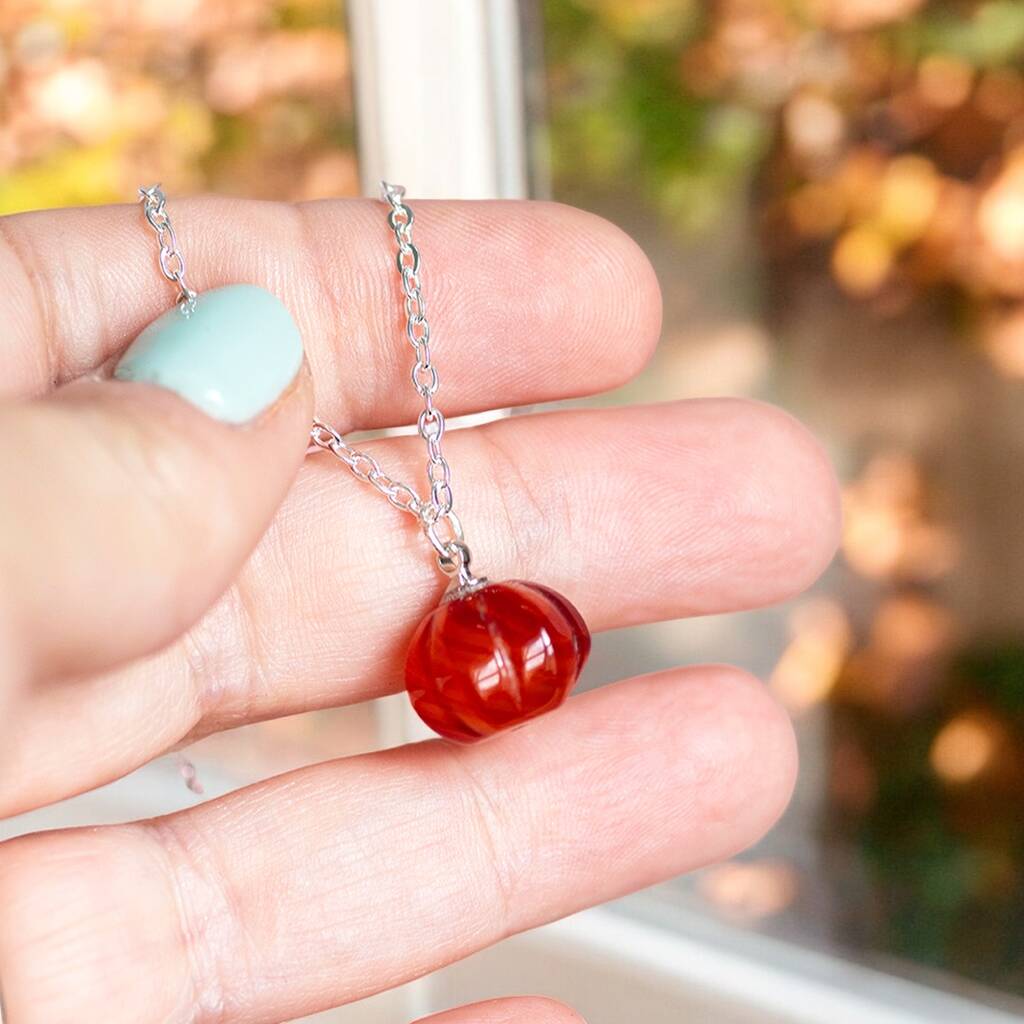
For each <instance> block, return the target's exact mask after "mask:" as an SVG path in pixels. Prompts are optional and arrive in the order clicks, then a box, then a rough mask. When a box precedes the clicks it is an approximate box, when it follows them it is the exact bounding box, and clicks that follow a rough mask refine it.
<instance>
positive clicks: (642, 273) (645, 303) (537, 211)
mask: <svg viewBox="0 0 1024 1024" xmlns="http://www.w3.org/2000/svg"><path fill="white" fill-rule="evenodd" d="M410 205H411V206H412V207H413V209H414V211H415V217H416V221H415V227H414V238H415V241H416V244H417V246H418V247H419V249H420V251H421V253H422V257H423V262H422V280H423V289H424V296H425V299H426V303H427V314H428V317H429V319H430V321H431V327H432V341H433V343H434V347H435V353H436V358H437V363H438V368H439V370H440V373H441V380H442V383H441V392H440V396H439V404H440V405H441V406H442V408H444V410H445V411H446V412H448V413H463V412H472V411H476V410H480V409H486V408H495V407H499V406H507V405H517V404H523V403H529V402H538V401H547V400H551V399H557V398H564V397H573V396H577V395H581V394H588V393H593V392H596V391H601V390H605V389H607V388H610V387H614V386H615V385H617V384H621V383H623V382H624V381H626V380H628V379H629V378H630V377H632V376H633V375H634V374H635V373H636V372H637V371H638V370H639V369H640V368H641V367H642V366H643V364H644V362H645V361H646V359H647V357H648V356H649V354H650V352H651V351H652V349H653V346H654V344H655V342H656V340H657V335H658V331H659V329H660V323H661V302H660V295H659V291H658V284H657V281H656V279H655V276H654V273H653V271H652V270H651V267H650V264H649V263H648V262H647V259H646V258H645V257H644V255H643V253H642V252H641V251H640V249H639V248H638V247H637V246H636V244H635V243H634V242H633V241H632V240H631V239H630V238H629V237H628V236H627V235H625V234H624V233H623V232H622V231H620V230H619V229H618V228H616V227H614V226H613V225H611V224H609V223H608V222H607V221H605V220H602V219H601V218H599V217H596V216H594V215H592V214H589V213H584V212H583V211H581V210H575V209H572V208H571V207H567V206H561V205H559V204H555V203H542V202H507V201H503V202H497V201H495V202H490V201H487V202H448V201H443V202H436V201H435V202H426V201H424V202H417V201H415V200H410ZM168 210H169V212H170V213H171V215H172V217H173V219H174V226H175V230H176V232H177V236H178V241H179V244H180V246H181V248H182V250H183V252H184V255H185V258H186V260H187V261H188V273H189V279H190V282H191V284H192V286H193V287H195V288H198V289H206V288H212V287H217V286H220V285H225V284H231V283H249V284H258V285H262V286H263V287H265V288H268V289H269V290H270V291H273V292H275V293H276V294H277V295H278V296H279V297H280V298H281V299H282V300H283V301H284V302H285V304H286V305H288V306H289V308H290V309H291V311H292V314H293V315H294V316H295V318H296V320H297V322H298V324H299V327H300V329H301V330H302V334H303V338H304V341H305V344H306V353H307V356H308V359H309V362H310V366H311V368H312V370H313V377H314V380H315V382H316V390H317V408H318V411H319V413H320V414H321V415H324V416H328V417H331V418H334V419H337V420H338V421H339V424H340V426H341V427H342V428H343V429H351V428H352V427H360V428H370V427H379V426H390V425H394V424H396V423H404V422H410V421H411V420H412V419H413V418H414V417H415V415H416V413H417V411H418V408H417V404H416V403H417V401H418V396H417V394H416V392H415V390H414V389H413V388H412V387H411V385H410V384H409V380H408V378H409V368H410V365H411V358H410V352H409V347H408V345H407V343H406V341H405V330H404V321H403V314H404V311H403V308H402V302H401V291H400V280H399V276H398V273H397V271H396V268H395V258H394V253H393V251H392V249H393V244H394V238H393V236H392V235H391V231H390V229H389V228H388V225H387V219H386V210H385V207H384V206H383V204H381V203H375V202H373V201H371V200H359V199H337V200H321V201H318V202H313V203H302V204H298V205H293V204H288V203H268V202H259V201H255V200H243V199H227V198H216V197H209V196H207V197H199V198H194V199H175V198H174V197H171V199H170V202H169V206H168ZM0 276H2V278H3V280H4V282H5V285H4V289H3V293H2V294H0V313H2V315H3V317H4V319H5V322H6V323H7V325H8V337H9V340H8V350H7V363H6V365H7V373H6V374H5V379H4V381H3V382H2V383H0V388H3V389H5V390H6V391H7V392H8V393H10V392H13V393H16V394H38V393H40V392H43V391H46V390H48V389H49V388H51V387H53V386H54V385H56V384H59V383H61V382H63V381H66V380H68V379H71V378H74V377H77V376H80V375H81V374H83V373H86V372H88V371H90V370H92V369H94V368H95V367H97V366H99V365H101V364H102V363H103V362H104V361H105V360H107V359H108V358H109V357H110V356H112V355H113V354H114V353H116V352H117V351H119V350H120V349H121V348H122V347H123V346H124V345H125V344H126V343H127V341H129V340H130V339H131V338H132V337H134V335H135V334H137V333H138V332H139V330H140V329H141V328H142V327H143V326H144V325H145V324H147V323H148V322H149V321H150V320H152V319H153V318H154V317H156V316H157V315H158V314H159V313H161V312H163V311H164V310H165V309H167V308H168V307H169V306H170V305H171V304H172V302H173V299H174V295H173V289H172V288H171V287H170V286H169V285H168V283H167V282H166V281H165V280H164V279H163V278H162V277H161V276H160V274H159V271H158V269H157V263H156V248H155V244H154V240H153V238H152V236H151V233H150V232H149V231H148V229H147V227H146V225H145V223H144V221H143V219H142V216H141V213H140V211H139V209H138V208H137V207H133V206H109V207H93V208H81V209H67V210H52V211H43V212H37V213H27V214H16V215H14V216H10V217H5V218H0Z"/></svg>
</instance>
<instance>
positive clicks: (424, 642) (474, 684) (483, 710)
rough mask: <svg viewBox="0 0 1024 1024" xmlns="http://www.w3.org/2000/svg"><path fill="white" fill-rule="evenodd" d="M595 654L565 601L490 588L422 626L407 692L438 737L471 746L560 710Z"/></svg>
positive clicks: (522, 586) (522, 588)
mask: <svg viewBox="0 0 1024 1024" xmlns="http://www.w3.org/2000/svg"><path fill="white" fill-rule="evenodd" d="M589 653H590V631H589V630H588V629H587V626H586V623H585V622H584V621H583V617H582V616H581V615H580V613H579V612H578V611H577V610H576V609H575V608H574V607H573V606H572V605H571V604H570V603H569V602H568V601H567V600H566V599H565V598H564V597H562V595H561V594H556V593H555V591H553V590H549V589H548V588H547V587H542V586H538V585H537V584H536V583H522V582H520V581H519V580H512V581H509V582H507V583H487V584H485V585H484V586H482V587H480V588H479V589H477V590H472V591H470V592H469V593H467V594H463V595H461V596H456V597H454V598H450V599H449V600H447V601H445V602H444V604H442V605H441V606H440V607H439V608H436V609H434V611H432V612H431V613H430V614H429V615H428V616H427V617H426V618H425V619H424V620H423V621H422V622H421V623H420V624H419V626H418V627H417V629H416V633H415V634H414V635H413V638H412V643H411V644H410V645H409V653H408V655H407V657H406V662H405V688H406V690H408V692H409V699H410V700H411V701H412V706H413V707H414V708H415V709H416V713H417V714H418V715H419V716H420V718H422V719H423V721H424V722H426V723H427V725H429V726H430V728H431V729H433V730H434V732H436V733H439V734H440V735H441V736H444V737H445V738H446V739H450V740H459V741H460V742H463V743H471V742H473V741H475V740H479V739H483V738H484V737H485V736H490V735H492V734H493V733H496V732H500V731H501V730H503V729H509V728H512V727H513V726H516V725H520V724H522V723H523V722H525V721H527V720H528V719H530V718H535V717H536V716H537V715H542V714H544V712H545V711H551V710H552V709H553V708H557V707H558V705H559V704H561V703H562V701H564V700H565V698H566V697H567V696H568V694H569V691H570V690H571V689H572V688H573V686H574V685H575V683H576V680H577V678H578V677H579V674H580V669H582V668H583V663H584V662H585V661H586V660H587V655H588V654H589Z"/></svg>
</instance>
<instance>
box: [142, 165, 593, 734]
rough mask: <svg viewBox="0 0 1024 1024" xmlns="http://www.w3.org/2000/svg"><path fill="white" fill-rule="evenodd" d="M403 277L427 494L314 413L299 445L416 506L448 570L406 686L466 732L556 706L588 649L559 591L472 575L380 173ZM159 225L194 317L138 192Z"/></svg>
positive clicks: (422, 708) (413, 288) (165, 269)
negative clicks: (394, 474)
mask: <svg viewBox="0 0 1024 1024" xmlns="http://www.w3.org/2000/svg"><path fill="white" fill-rule="evenodd" d="M381 189H382V198H383V201H384V202H385V203H386V204H387V208H388V212H387V222H388V225H389V226H390V228H391V230H392V232H393V233H394V238H395V243H396V245H397V252H396V256H395V263H396V265H397V269H398V272H399V274H400V275H401V282H402V293H403V297H404V307H405V319H406V328H405V334H406V338H407V340H408V342H409V344H410V345H411V347H412V348H413V350H414V352H415V355H416V361H415V363H414V365H413V368H412V374H411V377H412V384H413V386H414V387H415V389H416V391H417V393H418V394H419V395H420V397H421V399H422V401H423V408H422V411H421V412H420V414H419V417H418V419H417V424H416V425H417V431H418V433H419V436H420V437H421V438H422V440H423V441H424V443H425V444H426V448H427V463H426V484H427V496H426V497H420V495H419V494H417V492H416V491H415V490H414V489H413V488H412V487H410V486H409V485H408V484H405V483H402V482H399V481H397V480H394V479H393V478H392V477H391V476H389V475H388V474H387V473H386V472H385V471H384V470H383V468H382V467H381V465H380V463H379V462H378V461H377V459H376V458H374V457H373V456H372V455H370V454H369V453H368V452H364V451H359V450H357V449H356V448H353V447H352V446H351V445H349V444H348V442H347V441H346V440H345V438H344V437H343V436H342V434H341V433H339V432H338V431H337V430H335V429H334V428H333V427H331V426H329V425H328V424H327V423H325V422H323V421H322V420H319V419H315V420H314V421H313V426H312V428H311V430H310V437H309V439H310V443H309V448H308V449H307V454H316V453H319V452H328V453H330V454H332V455H334V456H335V457H336V458H338V459H339V460H340V461H341V462H342V463H344V464H345V465H346V466H347V467H348V468H349V470H350V471H351V473H352V475H353V476H355V477H356V478H357V479H358V480H361V481H363V482H364V483H366V484H369V485H370V486H371V487H373V488H374V489H375V490H376V491H378V492H379V493H380V494H381V495H383V497H385V498H386V499H387V500H388V501H389V502H390V503H391V504H392V505H393V506H394V507H395V508H397V509H399V510H401V511H402V512H405V513H408V514H409V515H411V516H413V517H414V518H415V519H416V520H417V522H418V523H419V526H420V528H421V530H422V532H423V534H424V535H425V537H426V539H427V541H428V542H429V543H430V545H431V547H432V548H433V550H434V552H435V553H436V556H437V565H438V568H439V569H440V570H441V572H442V573H444V574H445V576H446V577H448V579H449V586H448V589H447V591H446V593H445V595H444V597H443V598H442V600H441V603H440V604H439V606H438V607H437V608H435V609H434V610H433V611H431V612H429V613H428V614H427V615H426V616H425V617H424V619H423V620H422V621H421V622H420V624H419V626H417V628H416V630H415V632H414V633H413V637H412V640H411V642H410V644H409V650H408V653H407V656H406V661H405V688H406V691H407V693H408V695H409V699H410V701H411V702H412V706H413V708H414V709H415V711H416V713H417V714H418V715H419V716H420V718H421V719H422V720H423V721H424V722H425V723H426V724H427V725H428V726H429V727H430V728H431V729H433V730H434V731H435V732H436V733H438V734H439V735H441V736H443V737H445V738H446V739H450V740H456V741H460V742H473V741H476V740H480V739H483V738H485V737H487V736H490V735H493V734H494V733H497V732H501V731H504V730H507V729H510V728H514V727H516V726H519V725H522V724H523V723H524V722H526V721H528V720H529V719H531V718H535V717H537V716H538V715H541V714H544V713H545V712H547V711H551V710H553V709H554V708H556V707H558V706H559V705H560V704H562V702H563V701H564V700H565V699H566V697H567V696H568V694H569V692H570V690H572V688H573V686H574V685H575V683H576V680H577V679H578V677H579V673H580V670H581V669H582V667H583V664H584V662H585V661H586V659H587V655H588V654H589V653H590V633H589V631H588V629H587V626H586V624H585V623H584V621H583V618H582V616H581V615H580V613H579V612H578V611H577V610H576V608H575V607H574V606H573V605H572V604H571V603H570V602H569V601H568V600H567V599H566V598H565V597H563V596H562V595H561V594H558V593H556V592H555V591H553V590H551V589H550V588H548V587H545V586H542V585H541V584H538V583H527V582H523V581H520V580H512V581H507V582H499V583H491V582H489V581H488V580H487V579H486V578H484V577H480V576H477V575H475V574H474V572H473V570H472V568H471V562H472V557H471V554H470V549H469V546H468V545H467V544H466V540H465V536H464V533H463V527H462V523H461V521H460V520H459V517H458V516H457V515H456V513H455V510H454V495H453V492H452V474H451V467H450V466H449V464H448V461H447V459H446V458H445V455H444V451H443V448H442V440H443V438H444V433H445V417H444V414H443V413H442V412H441V410H440V409H439V408H438V406H437V404H436V402H435V395H436V394H437V391H438V388H439V386H440V378H439V375H438V372H437V368H436V366H435V365H434V363H433V361H432V358H431V350H430V324H429V323H428V321H427V316H426V304H425V301H424V298H423V294H422V291H421V282H420V253H419V250H418V249H417V248H416V246H415V245H414V244H413V240H412V226H413V211H412V209H411V208H410V207H409V205H408V203H407V202H405V189H404V188H402V187H401V186H400V185H391V184H388V183H387V182H382V183H381ZM139 193H140V196H141V200H142V203H143V210H144V212H145V215H146V219H147V221H148V222H149V224H150V225H151V227H153V229H154V230H155V231H156V233H157V237H158V241H159V244H160V269H161V272H162V273H163V274H164V276H165V277H166V278H168V280H170V281H172V282H174V283H175V284H176V285H177V286H178V290H179V296H178V308H179V310H180V311H181V313H182V314H183V315H184V316H190V315H191V314H192V313H193V312H194V311H195V309H196V304H197V302H201V301H202V298H203V296H202V294H197V293H196V292H195V291H194V290H193V289H192V288H190V287H189V285H188V284H187V283H186V280H185V260H184V257H183V256H182V254H181V251H180V249H179V248H178V244H177V240H176V238H175V235H174V229H173V228H172V226H171V222H170V218H169V216H168V215H167V212H166V209H165V197H164V194H163V192H162V191H161V190H160V188H159V186H153V187H152V188H144V189H140V190H139Z"/></svg>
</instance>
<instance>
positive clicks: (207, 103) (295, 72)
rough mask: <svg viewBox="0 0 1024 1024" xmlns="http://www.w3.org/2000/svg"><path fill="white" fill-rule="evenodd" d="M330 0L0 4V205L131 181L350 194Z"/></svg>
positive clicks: (335, 20) (342, 68) (83, 197)
mask: <svg viewBox="0 0 1024 1024" xmlns="http://www.w3.org/2000/svg"><path fill="white" fill-rule="evenodd" d="M342 19H343V11H342V9H341V4H340V2H339V0H287V2H272V0H215V2H210V3H199V2H198V0H178V2H176V3H173V4H171V3H162V2H158V0H143V2H139V3H135V4H130V5H126V4H124V3H120V2H117V0H88V2H87V0H51V2H40V0H34V2H32V0H9V2H5V3H4V4H3V5H2V6H0V83H2V86H3V89H2V93H0V213H9V212H12V211H16V210H23V209H29V208H36V207H48V206H60V205H66V204H69V203H103V202H112V201H124V199H125V198H126V197H130V196H132V195H133V194H134V191H135V188H136V187H137V186H138V184H139V183H141V182H148V181H155V180H162V181H163V183H164V185H165V186H166V187H167V188H168V189H170V190H171V191H172V192H182V191H198V190H202V189H215V190H217V191H219V192H226V193H233V194H244V195H253V196H260V197H266V198H270V197H273V198H289V199H299V198H311V197H319V196H325V195H346V194H352V193H355V192H356V191H358V178H357V168H356V162H355V155H354V152H353V125H352V109H351V84H350V75H349V54H348V44H347V39H346V35H345V32H344V29H343V20H342Z"/></svg>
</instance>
